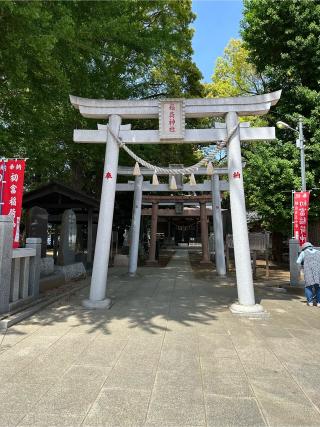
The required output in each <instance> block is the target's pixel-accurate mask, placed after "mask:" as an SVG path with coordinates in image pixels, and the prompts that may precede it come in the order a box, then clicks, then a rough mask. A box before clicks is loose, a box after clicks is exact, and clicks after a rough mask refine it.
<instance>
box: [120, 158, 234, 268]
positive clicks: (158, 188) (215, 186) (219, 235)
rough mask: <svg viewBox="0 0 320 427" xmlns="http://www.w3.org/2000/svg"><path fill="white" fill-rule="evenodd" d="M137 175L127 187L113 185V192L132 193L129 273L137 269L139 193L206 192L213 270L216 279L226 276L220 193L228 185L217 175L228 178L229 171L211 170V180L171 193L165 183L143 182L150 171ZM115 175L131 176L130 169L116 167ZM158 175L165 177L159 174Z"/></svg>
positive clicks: (200, 172) (185, 185)
mask: <svg viewBox="0 0 320 427" xmlns="http://www.w3.org/2000/svg"><path fill="white" fill-rule="evenodd" d="M140 172H141V175H139V176H136V177H135V180H134V182H133V181H131V182H128V183H127V184H123V183H118V184H117V186H116V191H134V199H133V213H132V221H131V244H130V250H129V274H130V275H132V276H134V275H135V273H136V271H137V266H138V251H139V237H140V217H141V202H142V193H143V192H144V191H148V192H170V193H173V194H174V192H175V191H181V192H194V191H201V192H209V193H210V192H211V197H212V216H213V228H214V241H215V263H216V271H217V274H218V275H219V276H225V275H226V263H225V253H224V241H223V225H222V216H221V200H220V192H222V191H229V183H228V182H227V181H221V180H220V179H219V176H220V175H228V168H224V167H221V168H214V169H213V171H212V176H211V180H210V181H209V180H206V181H204V182H203V183H201V184H196V185H191V184H182V185H181V186H178V188H177V190H172V189H171V188H170V186H169V185H168V184H159V185H153V184H151V183H150V182H149V181H143V177H144V176H151V175H152V174H153V171H152V170H150V169H146V168H141V169H140ZM206 174H207V170H206V168H199V169H198V170H197V171H196V172H194V175H201V176H205V175H206ZM118 175H120V176H132V168H129V167H123V166H120V167H119V168H118ZM158 175H166V174H165V173H158ZM153 258H154V257H153Z"/></svg>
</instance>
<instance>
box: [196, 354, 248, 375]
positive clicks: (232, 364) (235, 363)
mask: <svg viewBox="0 0 320 427" xmlns="http://www.w3.org/2000/svg"><path fill="white" fill-rule="evenodd" d="M200 360H201V368H202V370H203V371H210V372H211V373H212V374H213V375H222V374H226V375H231V374H234V373H235V374H240V375H245V370H244V368H243V365H242V363H241V361H240V359H239V357H238V356H236V357H234V358H231V357H228V358H223V357H212V356H210V355H205V356H201V358H200Z"/></svg>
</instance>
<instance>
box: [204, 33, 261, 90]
mask: <svg viewBox="0 0 320 427" xmlns="http://www.w3.org/2000/svg"><path fill="white" fill-rule="evenodd" d="M248 56H249V52H248V50H247V49H246V48H245V47H244V46H243V42H242V40H239V39H231V40H230V41H229V43H228V45H227V46H226V47H225V49H224V52H223V56H220V57H218V59H217V61H216V64H215V68H214V71H213V75H212V83H207V84H206V85H205V90H206V95H207V97H209V98H211V97H212V98H216V97H225V96H241V95H256V94H257V93H263V92H264V80H263V77H262V76H261V75H258V72H257V70H256V68H255V67H254V65H252V64H251V63H250V62H249V60H248Z"/></svg>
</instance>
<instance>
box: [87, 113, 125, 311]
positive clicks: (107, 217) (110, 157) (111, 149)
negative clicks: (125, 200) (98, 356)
mask: <svg viewBox="0 0 320 427" xmlns="http://www.w3.org/2000/svg"><path fill="white" fill-rule="evenodd" d="M120 125H121V117H120V116H118V115H111V116H110V118H109V126H110V128H111V130H112V132H113V133H114V134H115V135H118V134H119V129H120ZM118 159H119V145H118V143H117V141H116V140H115V139H114V137H113V136H112V135H111V133H110V132H108V137H107V146H106V155H105V161H104V171H103V181H102V191H101V201H100V212H99V222H98V230H97V238H96V247H95V254H94V261H93V269H92V278H91V286H90V296H89V299H87V300H84V301H83V305H84V307H86V308H109V307H110V305H111V300H110V299H109V298H106V291H107V279H108V266H109V265H108V264H109V254H110V243H111V233H112V220H113V211H114V199H115V193H116V183H117V172H118Z"/></svg>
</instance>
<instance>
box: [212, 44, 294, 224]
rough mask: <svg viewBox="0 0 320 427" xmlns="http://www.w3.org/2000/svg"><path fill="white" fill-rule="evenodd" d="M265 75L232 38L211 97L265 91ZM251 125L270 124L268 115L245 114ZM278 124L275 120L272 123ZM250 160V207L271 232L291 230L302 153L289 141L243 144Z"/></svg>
mask: <svg viewBox="0 0 320 427" xmlns="http://www.w3.org/2000/svg"><path fill="white" fill-rule="evenodd" d="M265 85H266V81H265V77H264V76H263V75H261V74H259V73H258V71H257V69H256V67H255V66H254V64H252V63H251V62H250V61H249V51H248V50H247V49H246V47H245V45H244V43H243V41H241V40H236V39H231V40H230V42H229V43H228V45H227V46H226V48H225V50H224V54H223V56H222V57H219V58H218V60H217V62H216V66H215V69H214V72H213V76H212V83H209V84H207V85H206V87H205V90H206V94H207V96H209V97H211V96H213V97H221V96H244V95H248V96H250V95H252V94H259V93H264V92H265V91H266V89H265ZM243 120H245V121H249V122H250V125H251V126H266V125H268V117H266V116H262V117H245V118H244V119H243ZM270 125H273V126H274V123H270ZM242 155H243V158H244V161H245V162H246V167H245V169H244V180H245V188H246V199H247V207H248V209H250V210H252V211H255V212H257V213H258V215H259V217H260V218H261V222H262V225H263V226H264V227H265V228H267V229H268V230H271V231H285V230H289V229H290V216H291V190H292V189H293V188H298V187H299V152H298V150H297V149H296V148H295V146H294V145H293V144H292V143H291V142H288V143H286V142H285V141H280V140H277V141H266V142H264V141H259V142H254V141H253V142H249V143H246V144H245V143H243V144H242Z"/></svg>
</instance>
